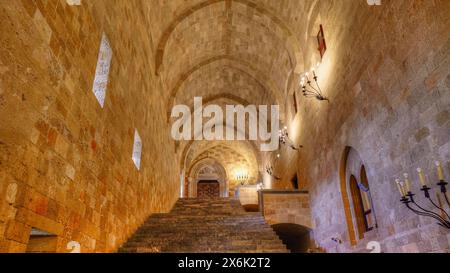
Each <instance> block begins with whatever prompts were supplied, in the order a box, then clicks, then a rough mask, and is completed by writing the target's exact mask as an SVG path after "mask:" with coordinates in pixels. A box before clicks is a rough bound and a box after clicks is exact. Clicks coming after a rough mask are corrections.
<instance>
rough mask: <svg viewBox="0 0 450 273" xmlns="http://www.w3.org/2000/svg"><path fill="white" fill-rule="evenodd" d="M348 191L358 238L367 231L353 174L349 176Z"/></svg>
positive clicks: (360, 197) (361, 201) (359, 194)
mask: <svg viewBox="0 0 450 273" xmlns="http://www.w3.org/2000/svg"><path fill="white" fill-rule="evenodd" d="M350 192H351V195H352V202H353V210H354V215H355V218H356V227H357V229H358V234H359V239H362V238H364V233H365V232H366V231H367V225H366V221H365V216H364V204H363V200H362V196H361V190H360V189H359V186H358V181H357V180H356V178H355V176H353V175H352V176H350Z"/></svg>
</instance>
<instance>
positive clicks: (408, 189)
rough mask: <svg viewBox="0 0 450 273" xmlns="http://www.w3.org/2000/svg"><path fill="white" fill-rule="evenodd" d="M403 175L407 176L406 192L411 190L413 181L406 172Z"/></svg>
mask: <svg viewBox="0 0 450 273" xmlns="http://www.w3.org/2000/svg"><path fill="white" fill-rule="evenodd" d="M403 177H405V189H406V192H410V191H411V183H410V182H409V178H408V174H407V173H404V174H403Z"/></svg>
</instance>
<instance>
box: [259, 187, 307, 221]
mask: <svg viewBox="0 0 450 273" xmlns="http://www.w3.org/2000/svg"><path fill="white" fill-rule="evenodd" d="M259 200H260V202H261V203H260V206H262V208H263V214H264V218H265V219H266V221H267V222H268V223H269V224H270V225H275V224H286V223H290V224H297V225H301V226H304V227H307V228H309V229H312V222H311V209H310V204H309V196H308V193H302V192H295V191H282V190H281V191H273V190H262V191H260V192H259Z"/></svg>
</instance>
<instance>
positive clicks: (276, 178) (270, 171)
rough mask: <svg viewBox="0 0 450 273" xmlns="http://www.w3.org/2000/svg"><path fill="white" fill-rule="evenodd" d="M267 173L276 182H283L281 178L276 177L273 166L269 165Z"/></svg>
mask: <svg viewBox="0 0 450 273" xmlns="http://www.w3.org/2000/svg"><path fill="white" fill-rule="evenodd" d="M266 172H267V174H268V175H270V176H272V177H273V178H274V179H275V180H281V178H280V177H278V176H277V175H275V174H274V173H273V166H271V165H267V166H266Z"/></svg>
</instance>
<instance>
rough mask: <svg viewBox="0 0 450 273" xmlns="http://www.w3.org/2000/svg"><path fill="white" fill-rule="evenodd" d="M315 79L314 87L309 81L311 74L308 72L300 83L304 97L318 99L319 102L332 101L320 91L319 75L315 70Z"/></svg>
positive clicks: (313, 71)
mask: <svg viewBox="0 0 450 273" xmlns="http://www.w3.org/2000/svg"><path fill="white" fill-rule="evenodd" d="M312 73H313V79H314V83H315V86H316V87H314V86H313V85H312V82H311V80H310V79H309V72H306V73H305V75H304V76H303V77H302V79H301V81H300V85H301V87H302V92H303V96H305V97H306V98H316V99H317V100H319V101H328V102H329V101H330V100H329V99H328V98H327V97H325V96H324V95H323V94H322V90H321V89H320V86H319V83H318V82H317V79H318V77H317V75H316V71H315V68H313V69H312Z"/></svg>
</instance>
